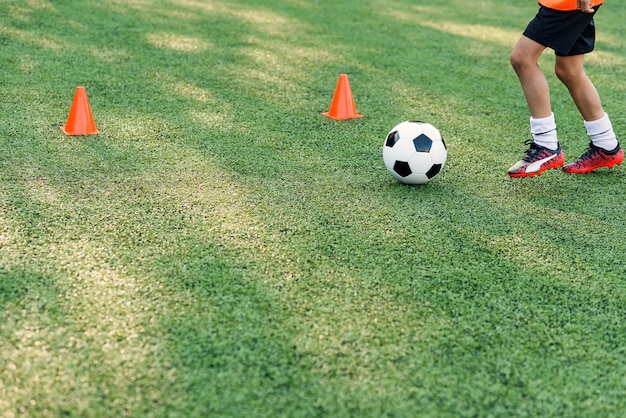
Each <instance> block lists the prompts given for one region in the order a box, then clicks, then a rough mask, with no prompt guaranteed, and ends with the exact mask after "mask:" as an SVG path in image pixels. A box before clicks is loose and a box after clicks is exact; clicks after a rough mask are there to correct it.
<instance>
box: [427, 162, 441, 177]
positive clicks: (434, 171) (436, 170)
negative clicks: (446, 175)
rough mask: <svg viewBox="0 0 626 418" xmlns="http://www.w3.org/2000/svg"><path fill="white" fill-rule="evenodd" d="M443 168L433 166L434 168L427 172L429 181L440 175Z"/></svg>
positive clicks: (439, 165) (438, 165)
mask: <svg viewBox="0 0 626 418" xmlns="http://www.w3.org/2000/svg"><path fill="white" fill-rule="evenodd" d="M441 167H442V165H441V164H433V166H432V167H430V170H428V171H427V172H426V177H428V179H432V178H433V177H435V176H436V175H437V174H439V172H440V171H441Z"/></svg>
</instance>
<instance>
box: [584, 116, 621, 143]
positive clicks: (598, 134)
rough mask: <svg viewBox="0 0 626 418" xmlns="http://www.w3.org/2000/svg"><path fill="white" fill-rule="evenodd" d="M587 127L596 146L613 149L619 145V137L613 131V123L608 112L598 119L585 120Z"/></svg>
mask: <svg viewBox="0 0 626 418" xmlns="http://www.w3.org/2000/svg"><path fill="white" fill-rule="evenodd" d="M585 128H587V133H588V134H589V137H590V138H591V142H592V143H593V145H595V146H596V147H600V148H602V149H604V150H607V151H612V150H614V149H615V147H617V138H615V132H613V125H612V124H611V120H610V119H609V115H607V114H606V113H605V114H604V116H603V117H602V118H600V119H598V120H594V121H591V122H589V121H585Z"/></svg>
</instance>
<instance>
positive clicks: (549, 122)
mask: <svg viewBox="0 0 626 418" xmlns="http://www.w3.org/2000/svg"><path fill="white" fill-rule="evenodd" d="M530 133H531V134H532V136H533V141H534V142H535V144H537V145H541V146H542V147H545V148H548V149H551V150H556V149H557V148H558V147H559V141H558V139H557V136H556V122H555V121H554V113H552V114H551V115H550V116H548V117H547V118H540V119H535V118H533V117H531V118H530Z"/></svg>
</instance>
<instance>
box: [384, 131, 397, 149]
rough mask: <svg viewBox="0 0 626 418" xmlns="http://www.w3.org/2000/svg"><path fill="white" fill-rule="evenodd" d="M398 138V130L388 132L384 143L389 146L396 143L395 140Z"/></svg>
mask: <svg viewBox="0 0 626 418" xmlns="http://www.w3.org/2000/svg"><path fill="white" fill-rule="evenodd" d="M399 139H400V134H399V133H398V131H393V132H389V135H387V140H386V141H385V145H386V146H388V147H389V148H391V147H393V146H394V145H396V142H398V140H399Z"/></svg>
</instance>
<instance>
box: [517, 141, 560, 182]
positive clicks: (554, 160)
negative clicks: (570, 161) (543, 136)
mask: <svg viewBox="0 0 626 418" xmlns="http://www.w3.org/2000/svg"><path fill="white" fill-rule="evenodd" d="M525 144H526V145H528V150H527V151H526V155H525V156H524V158H522V159H521V160H519V161H518V162H517V163H516V164H515V165H514V166H513V167H511V168H509V172H508V174H509V176H511V177H514V178H517V177H532V176H538V175H539V174H541V173H543V172H544V171H546V170H549V169H551V168H559V167H561V166H562V165H563V163H564V162H565V155H564V154H563V150H561V146H560V145H559V147H558V148H557V149H556V150H551V149H550V148H546V147H542V146H541V145H537V144H535V143H534V142H533V141H532V140H528V141H526V142H525Z"/></svg>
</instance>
